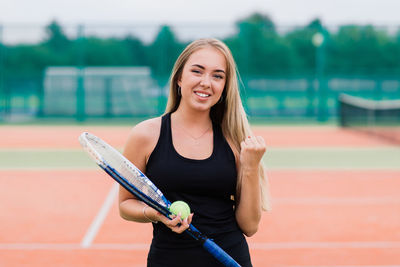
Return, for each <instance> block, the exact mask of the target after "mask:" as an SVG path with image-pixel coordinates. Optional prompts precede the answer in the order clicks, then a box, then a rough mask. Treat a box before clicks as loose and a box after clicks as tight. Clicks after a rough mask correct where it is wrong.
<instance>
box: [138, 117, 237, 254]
mask: <svg viewBox="0 0 400 267" xmlns="http://www.w3.org/2000/svg"><path fill="white" fill-rule="evenodd" d="M213 139H214V141H213V152H212V154H211V156H210V157H209V158H207V159H203V160H196V159H189V158H185V157H183V156H182V155H180V154H179V153H178V152H177V151H176V150H175V148H174V146H173V143H172V133H171V114H170V113H168V114H166V115H164V116H163V117H162V121H161V130H160V137H159V140H158V142H157V145H156V147H155V148H154V151H153V152H152V153H151V155H150V158H149V160H148V163H147V166H146V174H147V176H148V177H149V178H150V179H151V180H152V181H153V183H154V184H155V185H156V186H157V187H158V188H159V189H160V190H161V191H162V192H163V193H164V195H165V197H166V198H167V199H168V200H169V201H171V202H174V201H176V200H183V201H185V202H186V203H188V204H189V206H190V208H191V210H192V212H194V216H193V221H192V224H193V225H194V226H195V227H196V228H198V229H199V230H200V231H201V232H202V233H204V234H206V235H207V236H209V237H213V236H217V235H219V234H223V233H227V232H232V231H240V230H239V227H238V225H237V223H236V220H235V214H234V210H233V206H234V201H233V200H232V199H231V196H232V195H235V192H236V181H237V171H236V163H235V157H234V154H233V152H232V150H231V148H230V146H229V144H228V143H227V141H226V140H225V138H224V136H223V134H222V130H221V127H220V126H218V125H215V124H214V125H213ZM153 227H154V230H153V245H156V246H158V247H169V248H172V247H178V248H179V247H188V246H191V245H193V246H196V245H198V244H197V243H196V242H195V241H193V239H192V238H191V237H189V236H188V235H187V234H176V233H174V232H172V231H171V230H170V229H169V228H167V227H166V226H165V225H164V224H162V223H158V224H153Z"/></svg>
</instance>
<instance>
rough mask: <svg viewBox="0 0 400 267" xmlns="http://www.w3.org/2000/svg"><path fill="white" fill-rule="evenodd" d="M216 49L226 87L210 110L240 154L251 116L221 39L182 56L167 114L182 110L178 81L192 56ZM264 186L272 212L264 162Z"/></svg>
mask: <svg viewBox="0 0 400 267" xmlns="http://www.w3.org/2000/svg"><path fill="white" fill-rule="evenodd" d="M205 47H213V48H215V49H217V50H218V51H220V52H221V53H222V54H223V55H224V57H225V60H226V65H227V66H226V77H227V79H226V84H225V88H224V91H223V92H222V96H221V99H220V101H218V103H217V104H215V105H214V106H213V107H212V108H211V111H210V117H211V120H212V121H213V123H215V124H218V125H221V128H222V132H223V135H224V136H225V138H226V139H228V140H230V141H231V142H232V145H233V149H234V150H235V152H236V154H237V155H238V154H239V152H240V143H241V142H242V141H243V140H244V139H245V138H246V137H247V136H249V135H251V134H252V132H251V129H250V125H249V122H248V120H247V115H246V113H245V111H244V108H243V104H242V101H241V99H240V94H239V84H238V73H237V68H236V63H235V60H234V59H233V56H232V53H231V51H230V50H229V48H228V47H227V46H226V45H225V44H224V43H223V42H221V41H220V40H217V39H212V38H210V39H199V40H196V41H194V42H192V43H191V44H189V45H188V46H187V47H186V48H185V49H184V50H183V52H182V53H181V54H180V56H179V57H178V59H177V60H176V62H175V65H174V68H173V70H172V73H171V78H170V90H169V97H168V102H167V107H166V110H165V112H166V113H169V112H174V111H176V110H177V109H178V107H179V104H180V101H181V96H180V94H179V93H178V80H179V79H180V77H181V75H182V71H183V67H184V66H185V64H186V62H187V61H188V59H189V57H190V56H191V55H192V54H193V53H194V52H196V51H197V50H199V49H202V48H205ZM259 176H260V186H261V206H262V209H263V210H270V209H271V203H270V197H269V185H268V179H267V177H266V175H265V172H264V166H263V164H262V163H261V164H260V167H259ZM240 188H241V176H240V175H239V179H238V181H237V199H236V200H237V201H240V194H239V193H240Z"/></svg>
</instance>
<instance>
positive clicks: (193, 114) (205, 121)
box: [172, 107, 212, 128]
mask: <svg viewBox="0 0 400 267" xmlns="http://www.w3.org/2000/svg"><path fill="white" fill-rule="evenodd" d="M172 116H173V117H174V120H175V122H176V123H179V124H181V125H183V126H186V127H194V128H205V127H209V126H211V125H212V122H211V118H210V112H209V111H196V110H186V109H184V108H182V107H179V108H178V109H177V110H176V111H175V112H174V113H173V114H172Z"/></svg>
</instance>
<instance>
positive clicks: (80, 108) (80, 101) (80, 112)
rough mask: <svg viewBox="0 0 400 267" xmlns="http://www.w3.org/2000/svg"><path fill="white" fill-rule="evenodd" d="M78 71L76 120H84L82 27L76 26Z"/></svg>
mask: <svg viewBox="0 0 400 267" xmlns="http://www.w3.org/2000/svg"><path fill="white" fill-rule="evenodd" d="M78 40H79V42H78V68H77V69H78V71H77V88H76V119H77V120H78V121H84V120H85V80H84V79H85V78H84V52H85V51H84V26H83V25H78Z"/></svg>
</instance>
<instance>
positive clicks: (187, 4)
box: [0, 0, 400, 42]
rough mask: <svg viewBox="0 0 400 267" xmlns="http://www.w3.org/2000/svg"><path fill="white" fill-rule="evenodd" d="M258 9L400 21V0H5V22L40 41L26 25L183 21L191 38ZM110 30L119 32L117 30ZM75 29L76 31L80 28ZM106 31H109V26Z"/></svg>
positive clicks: (329, 18) (303, 16)
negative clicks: (54, 21) (195, 34)
mask: <svg viewBox="0 0 400 267" xmlns="http://www.w3.org/2000/svg"><path fill="white" fill-rule="evenodd" d="M256 11H258V12H261V13H263V14H268V15H269V16H270V17H271V19H272V20H273V21H274V22H275V23H276V24H277V26H303V25H306V24H308V23H309V22H310V21H311V20H313V19H315V18H320V19H321V20H322V22H323V23H324V24H325V25H327V26H337V25H343V24H351V23H356V24H374V25H379V26H381V25H384V26H391V27H398V26H400V0H301V1H300V0H241V1H236V0H201V1H198V0H68V1H67V0H63V1H59V0H0V25H5V27H4V29H5V30H4V31H3V36H2V38H3V41H5V42H7V41H9V42H19V41H21V40H22V41H25V40H26V41H29V40H39V39H40V38H43V28H42V27H38V28H36V29H33V28H30V29H29V30H27V27H26V26H43V25H46V24H48V23H49V22H50V21H51V20H57V21H58V22H59V23H61V24H62V25H63V26H68V25H70V26H74V25H77V24H86V25H108V26H109V25H125V26H128V27H130V28H131V29H133V28H134V27H133V26H134V25H136V26H137V25H142V26H137V28H136V32H133V30H132V33H133V34H137V35H140V36H141V37H143V36H144V37H143V38H144V39H146V38H147V39H148V40H150V39H151V38H153V37H152V36H154V35H155V34H156V32H157V28H156V27H153V28H151V27H149V26H147V28H146V27H143V25H159V24H161V23H162V24H171V25H178V26H179V27H181V29H179V30H177V32H179V34H180V35H181V36H186V38H192V36H190V34H192V33H193V32H196V33H197V34H200V35H209V36H215V37H218V36H219V35H222V32H224V33H225V34H226V33H227V32H229V31H231V32H232V31H234V28H233V24H234V22H235V21H237V20H238V19H241V18H244V17H246V16H248V15H249V14H251V13H253V12H256ZM205 24H207V25H214V26H206V27H208V28H207V29H206V30H204V29H203V30H202V29H200V28H196V30H195V31H194V30H193V28H191V29H189V28H187V29H186V32H187V33H185V32H184V31H185V29H182V28H184V27H187V25H191V27H193V25H194V26H195V25H205ZM222 25H232V26H230V28H229V27H226V26H222ZM16 26H17V28H15V27H16ZM20 26H23V27H21V30H19V28H18V27H20ZM13 27H14V28H13ZM196 27H197V26H196ZM224 27H225V28H224ZM10 29H12V31H11V30H10ZM87 29H88V28H87ZM35 31H36V32H35ZM88 31H89V30H88ZM109 31H111V32H113V31H115V34H118V33H117V30H116V29H111V30H109ZM140 31H142V32H140ZM71 32H75V33H73V34H76V28H73V30H71ZM220 32H221V34H220ZM73 34H71V35H73ZM96 34H97V33H96ZM101 34H106V33H105V30H104V27H103V29H102V33H101ZM120 34H123V33H122V32H121V33H120ZM228 34H229V33H228ZM146 36H147V37H146ZM0 37H1V36H0ZM193 37H198V36H193ZM201 37H207V36H201Z"/></svg>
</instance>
